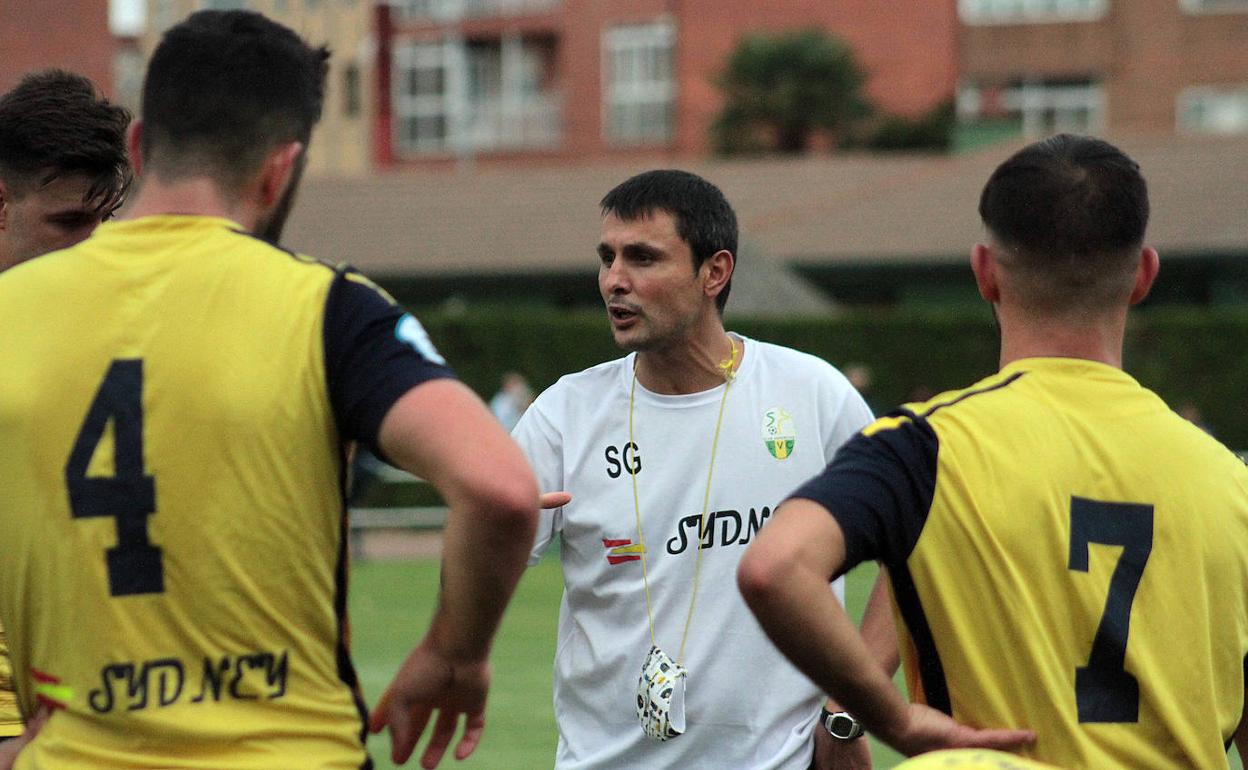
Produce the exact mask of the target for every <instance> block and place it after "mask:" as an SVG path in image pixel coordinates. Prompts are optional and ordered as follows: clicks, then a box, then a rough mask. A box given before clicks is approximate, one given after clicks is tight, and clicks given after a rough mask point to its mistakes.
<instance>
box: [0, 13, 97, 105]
mask: <svg viewBox="0 0 1248 770" xmlns="http://www.w3.org/2000/svg"><path fill="white" fill-rule="evenodd" d="M0 52H2V55H0V92H4V91H8V90H9V89H10V88H12V87H13V86H15V85H17V81H19V80H21V78H22V76H23V75H25V74H26V73H28V72H30V71H32V70H38V69H44V68H47V67H62V68H65V69H68V70H73V71H74V72H77V73H79V74H81V75H85V76H87V77H89V78H91V80H92V81H93V82H94V83H95V84H96V87H98V88H99V89H100V90H101V91H102V92H103V93H104V94H106V95H109V96H110V97H111V96H113V95H114V90H113V56H114V52H115V43H114V40H113V36H112V34H111V33H110V32H109V28H108V0H41V1H40V2H37V3H36V2H29V0H0Z"/></svg>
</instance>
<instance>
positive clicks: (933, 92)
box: [375, 0, 956, 167]
mask: <svg viewBox="0 0 1248 770" xmlns="http://www.w3.org/2000/svg"><path fill="white" fill-rule="evenodd" d="M377 19H378V21H377V25H376V26H377V30H378V33H377V37H378V40H379V41H384V42H382V44H381V45H379V47H378V54H379V57H378V62H377V70H378V71H379V72H383V73H389V74H390V82H389V83H381V84H380V87H379V90H378V94H377V97H378V99H379V100H380V102H381V110H380V112H379V114H378V118H379V125H378V128H377V130H376V132H375V136H376V137H377V138H378V140H379V143H378V145H377V146H376V154H375V157H376V162H377V164H378V165H379V166H382V167H389V166H404V165H424V164H428V163H430V162H435V163H436V162H438V161H439V160H443V161H445V160H456V161H463V160H464V159H472V160H474V161H479V160H486V161H488V160H490V159H508V160H512V159H515V158H517V157H546V158H562V159H576V160H593V159H606V158H612V157H627V156H629V155H635V154H639V153H641V154H655V153H668V154H672V155H675V156H699V155H705V154H706V153H707V151H708V141H709V140H708V133H709V128H710V126H711V123H712V122H713V120H714V118H715V116H716V114H717V113H718V110H719V108H720V106H721V98H720V94H719V92H718V89H717V88H716V86H715V80H716V78H717V76H718V75H719V73H720V72H721V71H722V70H723V68H724V66H725V65H726V62H727V59H728V57H729V55H730V54H731V53H732V51H733V49H734V48H735V47H736V45H737V43H738V42H739V41H740V40H741V39H742V38H743V37H744V36H746V35H748V34H751V33H766V32H779V31H784V30H792V29H800V28H808V27H818V28H822V29H825V30H828V31H829V32H832V33H833V34H835V35H837V36H839V37H841V38H842V39H844V40H845V41H846V42H848V43H849V44H850V45H851V46H852V47H853V49H854V52H855V55H856V56H857V58H858V60H859V62H860V63H861V64H862V65H863V68H864V69H865V70H866V72H867V74H868V85H867V89H868V92H869V94H870V96H871V97H872V98H873V99H874V100H875V101H876V102H877V104H879V105H880V106H881V107H882V108H883V109H885V110H887V111H889V112H891V113H895V114H901V115H906V116H916V115H919V114H921V113H923V112H925V111H927V110H929V109H931V108H933V107H934V106H936V105H938V104H939V103H941V102H942V101H944V100H947V99H950V98H951V97H952V94H953V88H954V82H955V78H956V69H955V58H954V54H955V49H954V28H955V21H956V17H955V10H954V3H953V2H952V0H935V1H933V0H906V1H905V2H894V3H887V4H882V3H874V2H870V0H846V1H843V2H836V3H830V2H818V1H811V0H775V1H774V2H769V3H766V4H762V3H754V2H744V1H742V0H733V1H730V2H725V0H631V1H630V2H609V1H607V0H395V2H394V3H393V4H392V5H389V6H384V5H383V6H379V7H378V15H377ZM387 99H389V100H390V103H389V104H386V103H385V102H386V100H387Z"/></svg>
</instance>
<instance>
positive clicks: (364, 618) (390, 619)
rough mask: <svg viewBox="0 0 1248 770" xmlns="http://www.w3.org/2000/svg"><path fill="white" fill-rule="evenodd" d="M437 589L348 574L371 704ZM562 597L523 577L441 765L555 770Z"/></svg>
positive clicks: (855, 588)
mask: <svg viewBox="0 0 1248 770" xmlns="http://www.w3.org/2000/svg"><path fill="white" fill-rule="evenodd" d="M874 577H875V572H874V567H873V566H863V567H862V568H860V569H858V570H857V571H855V572H854V573H853V574H851V575H850V576H849V579H848V581H847V591H846V599H847V604H848V606H849V610H850V613H851V614H852V615H854V617H855V618H857V617H859V616H860V614H861V612H862V608H863V605H864V603H865V602H866V597H867V594H868V593H869V591H870V588H871V583H872V581H873V580H874ZM437 585H438V564H437V562H436V561H434V560H417V561H398V562H382V561H377V562H365V563H361V564H357V565H356V566H355V568H354V569H353V571H352V585H351V621H352V634H353V639H354V642H353V644H354V658H355V662H356V666H357V668H358V669H359V673H360V680H361V684H362V686H363V688H364V695H365V697H366V699H367V700H368V702H369V703H370V704H371V703H373V702H375V701H376V699H377V697H378V695H380V694H381V691H382V690H383V689H384V688H385V686H386V685H387V684H389V682H390V678H391V677H392V676H393V675H394V672H395V670H396V669H397V668H398V666H399V663H400V662H401V661H402V660H403V659H404V658H405V657H406V655H407V653H408V651H409V650H410V649H411V647H412V645H414V644H415V643H416V642H417V641H418V640H419V639H420V638H421V635H422V634H423V632H424V629H425V627H426V626H427V625H428V622H429V617H430V616H431V614H432V612H433V600H434V594H435V592H436V590H437ZM562 590H563V581H562V578H561V575H560V572H559V564H558V561H557V560H556V559H553V558H548V559H546V560H545V561H543V562H542V563H541V564H540V565H538V566H536V567H533V568H531V569H529V571H528V573H527V574H526V575H525V576H524V579H523V580H522V581H521V583H520V587H519V589H518V590H517V593H516V597H515V600H514V601H513V603H512V606H511V608H510V609H509V610H508V614H507V617H506V619H505V620H504V622H503V627H502V630H501V631H500V633H499V637H498V641H497V643H496V646H495V649H494V656H493V666H494V684H493V689H492V690H491V693H490V702H489V706H488V710H487V717H486V718H487V726H486V731H485V737H484V739H483V740H482V742H481V746H480V747H479V748H478V749H477V752H476V753H475V754H474V755H473V756H472V757H471V758H469V759H468V760H467V761H465V762H462V763H457V762H455V761H454V759H453V758H451V757H450V753H449V752H448V754H447V758H446V759H444V760H443V763H442V765H441V767H463V768H466V769H467V768H477V769H478V770H504V769H506V770H541V769H542V768H549V767H551V766H552V764H553V761H554V753H555V741H556V733H555V718H554V713H553V707H552V705H551V696H550V692H551V687H550V677H551V667H552V664H553V660H554V650H555V626H556V623H557V619H558V614H559V597H560V594H561V592H562ZM369 749H370V751H371V752H372V755H373V759H374V761H375V762H376V764H377V768H378V770H388V769H389V768H393V767H395V765H394V764H393V763H391V762H390V759H389V757H390V744H389V738H388V737H384V736H383V737H377V736H375V737H374V738H373V739H372V740H371V741H370V743H369ZM421 749H422V747H417V750H416V754H415V755H414V758H413V759H411V760H409V761H408V763H407V766H408V767H418V766H419V765H418V759H419V757H420V751H421ZM1231 754H1232V756H1231V767H1232V768H1234V769H1236V770H1240V768H1241V765H1240V763H1239V759H1238V757H1237V756H1235V752H1231ZM872 755H873V757H874V760H875V766H876V767H877V768H890V767H892V766H893V765H895V764H896V763H897V762H898V761H900V757H899V756H898V755H897V754H896V753H894V752H893V751H892V750H890V749H888V748H887V747H884V746H881V745H879V744H876V743H874V742H873V744H872ZM726 770H728V769H726Z"/></svg>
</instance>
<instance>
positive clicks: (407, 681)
mask: <svg viewBox="0 0 1248 770" xmlns="http://www.w3.org/2000/svg"><path fill="white" fill-rule="evenodd" d="M448 436H459V437H470V442H471V443H470V445H465V444H463V443H461V442H459V441H448V440H447V437H448ZM378 443H379V445H380V448H381V449H382V451H384V452H385V454H386V456H387V457H389V458H390V459H391V460H392V461H393V462H395V463H396V464H397V465H399V466H400V467H402V468H403V469H404V470H407V471H410V472H412V473H414V474H417V475H419V476H421V477H422V478H425V479H428V480H429V481H430V482H431V483H432V484H433V485H434V486H435V487H436V488H437V490H438V492H439V493H441V495H442V497H443V499H444V500H445V501H446V503H447V505H448V506H449V507H450V514H449V516H448V518H447V523H446V528H445V530H444V531H443V556H442V588H441V592H440V594H439V598H438V608H437V611H436V613H435V615H434V618H433V622H432V624H431V626H430V629H429V632H428V634H427V635H426V636H425V638H424V640H423V641H422V642H421V643H420V644H419V645H418V646H417V647H416V649H415V650H413V651H412V653H411V655H409V656H408V659H407V661H406V662H405V663H404V664H403V666H402V668H400V670H399V672H398V674H397V676H396V677H395V679H394V682H393V683H392V684H391V685H390V687H389V689H387V690H386V693H385V694H384V695H383V696H382V698H381V700H380V702H379V703H378V704H377V707H376V708H375V709H374V710H373V713H372V716H371V718H370V728H371V729H372V731H373V732H378V731H380V730H381V729H382V728H383V727H384V726H386V725H389V727H390V733H391V756H392V758H393V759H394V761H395V762H397V763H403V762H405V761H407V759H408V757H409V756H411V753H412V750H413V748H414V747H415V745H416V741H417V740H418V739H419V738H420V734H421V733H422V732H423V730H424V728H425V725H426V723H427V721H428V720H429V719H430V718H431V716H432V713H433V712H434V711H435V710H437V711H438V712H439V713H438V717H437V721H436V723H435V727H434V731H433V736H432V738H431V740H430V743H429V746H428V748H427V749H426V750H425V753H424V755H423V756H422V758H421V765H422V766H423V767H426V768H432V767H435V766H436V765H437V764H438V762H439V761H440V760H441V758H442V755H443V753H444V752H445V751H446V748H447V746H448V745H449V744H450V742H451V739H452V738H453V737H454V734H455V730H456V727H457V723H458V721H459V717H460V715H461V714H462V715H464V716H465V717H466V724H465V730H464V734H463V737H462V738H461V739H460V742H459V744H458V746H457V747H456V750H455V756H456V758H457V759H463V758H465V757H467V756H468V755H469V754H471V753H472V751H473V750H474V749H475V748H476V745H477V743H478V742H479V741H480V738H481V733H482V731H483V730H484V727H485V696H486V691H487V690H488V688H489V668H488V664H487V658H488V655H489V650H490V646H491V643H492V641H493V638H494V633H495V631H496V630H497V629H498V624H499V621H500V620H501V618H502V614H503V610H504V608H505V607H506V606H507V603H508V601H509V600H510V598H511V594H512V591H513V590H514V589H515V586H516V583H517V581H518V580H519V579H520V575H521V574H522V573H523V571H524V568H525V562H526V559H527V557H528V553H529V546H530V544H531V543H532V541H533V532H534V527H535V526H536V517H537V503H538V495H537V484H536V482H535V481H534V479H533V474H532V471H531V470H530V469H529V466H528V464H527V463H526V462H525V460H524V457H523V456H522V455H521V453H520V449H519V447H517V446H516V444H515V442H513V441H512V440H511V438H510V437H509V436H508V435H507V434H506V433H505V432H504V431H503V429H502V427H501V426H500V425H499V423H498V421H497V420H495V419H494V417H493V415H491V414H490V413H489V411H488V410H487V409H486V407H485V405H484V404H483V403H481V401H480V399H478V398H477V396H476V395H475V394H473V393H472V391H471V390H469V389H468V388H467V387H466V386H464V385H463V384H461V383H459V382H457V381H455V380H449V379H441V380H432V381H429V382H427V383H424V384H422V385H419V386H417V387H415V388H412V389H411V390H410V391H408V392H407V394H406V395H404V396H403V397H402V398H400V399H399V400H398V401H397V402H395V404H394V406H393V407H391V409H390V411H389V412H388V413H387V414H386V417H385V418H384V420H383V421H382V424H381V429H380V431H379V434H378Z"/></svg>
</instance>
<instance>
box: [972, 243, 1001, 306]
mask: <svg viewBox="0 0 1248 770" xmlns="http://www.w3.org/2000/svg"><path fill="white" fill-rule="evenodd" d="M998 270H999V267H998V266H997V255H996V252H994V251H993V250H992V247H991V246H989V245H987V244H985V243H977V244H975V245H974V246H972V247H971V272H973V273H975V285H976V286H977V287H979V296H981V297H983V298H984V299H985V300H987V301H988V302H990V303H992V304H994V305H995V304H996V303H997V302H999V301H1000V300H1001V283H1000V277H999V276H998V274H997V271H998Z"/></svg>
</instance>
